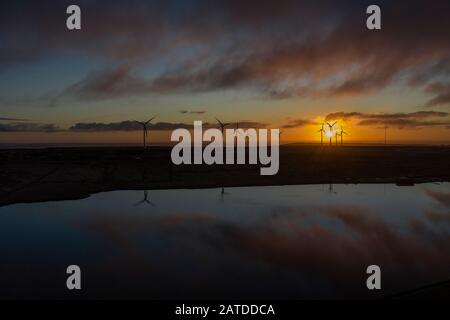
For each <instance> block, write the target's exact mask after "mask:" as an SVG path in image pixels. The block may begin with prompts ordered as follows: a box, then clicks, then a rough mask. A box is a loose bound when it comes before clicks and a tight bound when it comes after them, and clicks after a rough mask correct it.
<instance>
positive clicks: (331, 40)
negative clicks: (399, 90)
mask: <svg viewBox="0 0 450 320" xmlns="http://www.w3.org/2000/svg"><path fill="white" fill-rule="evenodd" d="M68 4H70V2H68V1H58V3H55V2H54V1H39V4H38V3H36V1H17V2H13V3H8V4H2V6H4V7H2V10H0V12H1V13H0V18H1V19H0V38H2V40H3V41H2V44H3V45H2V50H1V53H0V66H2V67H13V66H14V65H16V64H19V63H21V64H22V63H29V62H34V61H37V60H42V59H45V58H49V57H52V56H58V55H67V54H73V55H83V56H88V57H94V58H98V59H102V60H103V61H107V62H108V65H110V67H109V69H107V70H102V71H98V72H96V73H90V74H89V75H87V76H86V78H84V79H81V80H80V81H79V82H77V83H76V84H74V85H72V86H71V87H70V88H68V89H67V90H66V91H64V92H63V93H62V94H61V95H62V96H63V97H65V96H67V95H69V96H71V97H73V98H76V99H108V98H117V97H128V96H130V95H136V94H171V93H178V92H208V91H215V90H226V89H250V90H255V91H257V92H260V93H262V94H263V95H265V96H267V97H270V98H289V97H297V96H301V97H304V96H307V97H334V96H346V95H365V94H371V93H374V92H377V91H379V90H382V89H384V88H385V87H386V86H388V85H390V84H392V83H396V82H403V83H405V84H407V85H409V86H412V89H413V90H416V89H417V88H418V89H422V90H424V91H425V92H426V93H428V94H430V95H431V97H430V99H429V101H428V102H427V105H429V106H437V105H447V104H448V101H449V95H448V86H447V87H441V88H437V87H436V86H435V85H432V83H434V82H436V81H440V82H442V81H443V83H448V78H449V68H450V67H449V66H450V43H449V41H448V39H449V38H450V31H449V30H450V20H449V19H448V18H447V13H448V12H449V11H450V4H449V2H448V1H445V0H438V1H434V2H433V4H432V5H431V4H430V3H429V2H427V1H423V0H412V1H408V6H405V5H403V4H402V3H400V2H397V1H379V5H380V6H381V8H382V13H383V14H382V28H383V29H382V30H381V31H377V32H370V31H368V30H367V29H366V27H365V17H366V15H365V9H366V7H367V5H368V4H370V3H369V2H366V1H357V0H354V1H352V0H346V1H343V2H340V3H337V2H336V1H327V0H316V1H306V0H304V1H301V0H299V1H291V0H284V1H277V2H276V3H274V2H273V1H268V0H264V1H257V2H256V1H237V0H229V1H219V0H218V1H203V0H198V1H183V2H180V1H164V2H161V1H146V2H142V1H133V0H131V1H127V2H123V1H118V0H112V1H108V2H106V1H87V0H86V1H79V3H78V4H79V5H80V6H81V8H82V10H83V29H82V31H80V32H69V31H67V30H66V29H65V27H64V26H65V18H66V17H65V15H64V14H61V12H62V13H64V12H65V7H66V6H67V5H68ZM411 21H414V23H411ZM186 48H189V49H190V50H186ZM180 52H183V54H180ZM164 59H166V60H167V59H168V60H169V63H166V62H164V61H165V60H164ZM143 63H146V64H150V65H152V64H153V65H161V63H164V64H167V68H164V69H163V70H161V71H159V72H160V73H159V74H158V73H157V74H154V75H153V76H151V77H149V78H146V77H142V76H138V75H137V73H136V70H139V69H140V67H141V65H142V64H143ZM124 65H125V66H126V67H123V66H124ZM409 89H411V88H409Z"/></svg>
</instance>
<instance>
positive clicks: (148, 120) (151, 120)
mask: <svg viewBox="0 0 450 320" xmlns="http://www.w3.org/2000/svg"><path fill="white" fill-rule="evenodd" d="M156 117H157V116H154V117H153V118H150V119H148V120H147V122H146V123H145V124H147V123H149V122H150V121H152V120H153V119H155V118H156Z"/></svg>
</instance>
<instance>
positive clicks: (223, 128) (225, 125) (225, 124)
mask: <svg viewBox="0 0 450 320" xmlns="http://www.w3.org/2000/svg"><path fill="white" fill-rule="evenodd" d="M216 120H217V122H218V123H219V126H220V129H221V131H222V134H223V132H224V131H225V127H227V126H229V125H230V124H231V123H223V122H222V121H220V120H219V119H217V118H216Z"/></svg>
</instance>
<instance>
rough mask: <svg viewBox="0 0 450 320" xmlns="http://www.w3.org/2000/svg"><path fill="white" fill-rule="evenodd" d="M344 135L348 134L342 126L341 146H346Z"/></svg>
mask: <svg viewBox="0 0 450 320" xmlns="http://www.w3.org/2000/svg"><path fill="white" fill-rule="evenodd" d="M344 134H347V135H348V133H347V132H345V131H344V128H343V127H342V126H341V132H340V133H339V135H340V136H341V144H344V138H343V137H344Z"/></svg>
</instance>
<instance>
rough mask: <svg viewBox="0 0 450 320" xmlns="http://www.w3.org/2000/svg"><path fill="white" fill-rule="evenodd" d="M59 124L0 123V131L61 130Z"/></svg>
mask: <svg viewBox="0 0 450 320" xmlns="http://www.w3.org/2000/svg"><path fill="white" fill-rule="evenodd" d="M60 131H63V130H62V129H61V128H59V126H57V125H56V124H52V123H23V122H21V123H7V124H6V123H0V132H60Z"/></svg>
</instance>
